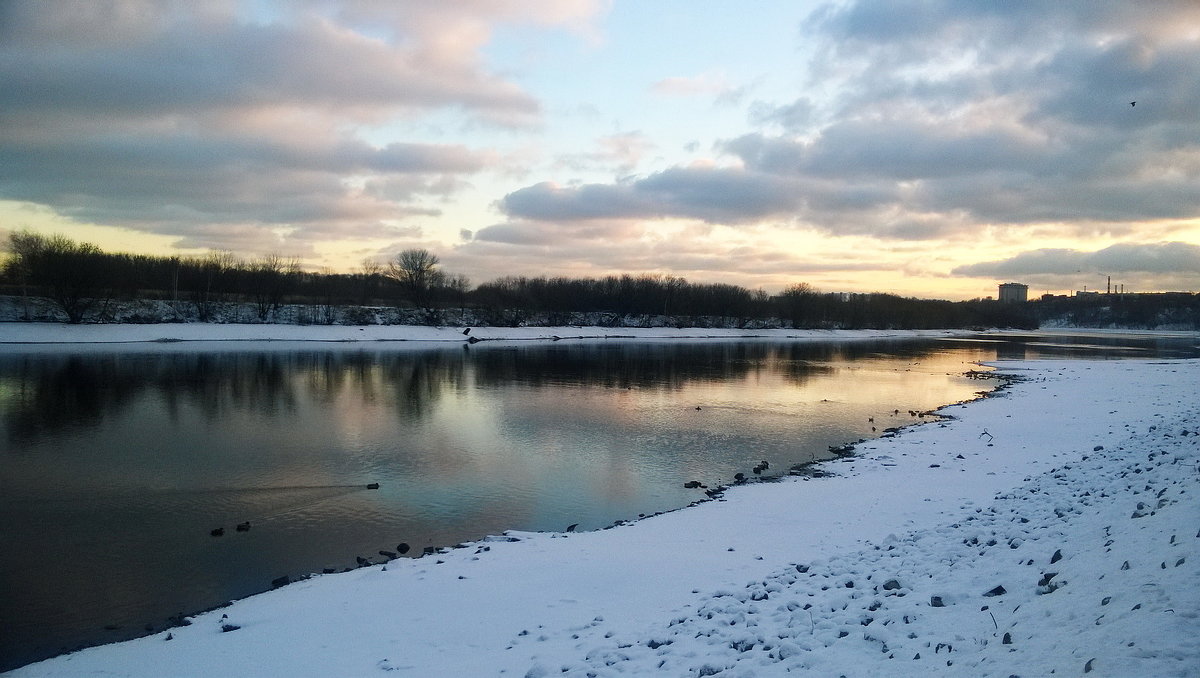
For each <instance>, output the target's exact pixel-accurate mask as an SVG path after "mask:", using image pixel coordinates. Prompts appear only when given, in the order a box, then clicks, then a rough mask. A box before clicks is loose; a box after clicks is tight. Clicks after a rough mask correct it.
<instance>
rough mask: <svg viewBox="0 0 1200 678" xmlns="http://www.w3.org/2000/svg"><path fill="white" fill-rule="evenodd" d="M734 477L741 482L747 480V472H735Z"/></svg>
mask: <svg viewBox="0 0 1200 678" xmlns="http://www.w3.org/2000/svg"><path fill="white" fill-rule="evenodd" d="M733 479H734V481H736V482H739V483H742V482H745V481H746V474H745V473H735V474H733Z"/></svg>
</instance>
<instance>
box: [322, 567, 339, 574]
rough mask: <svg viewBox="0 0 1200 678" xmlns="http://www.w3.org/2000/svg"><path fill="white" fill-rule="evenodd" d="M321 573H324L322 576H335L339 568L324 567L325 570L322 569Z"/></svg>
mask: <svg viewBox="0 0 1200 678" xmlns="http://www.w3.org/2000/svg"><path fill="white" fill-rule="evenodd" d="M321 572H322V574H333V573H334V572H337V568H336V567H324V568H321Z"/></svg>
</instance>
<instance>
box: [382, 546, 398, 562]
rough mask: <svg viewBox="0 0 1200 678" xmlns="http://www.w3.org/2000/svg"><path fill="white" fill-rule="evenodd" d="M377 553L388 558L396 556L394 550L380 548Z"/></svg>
mask: <svg viewBox="0 0 1200 678" xmlns="http://www.w3.org/2000/svg"><path fill="white" fill-rule="evenodd" d="M379 555H381V556H383V557H384V558H387V559H388V560H392V559H394V558H395V557H396V553H395V551H384V550H382V549H381V550H380V551H379Z"/></svg>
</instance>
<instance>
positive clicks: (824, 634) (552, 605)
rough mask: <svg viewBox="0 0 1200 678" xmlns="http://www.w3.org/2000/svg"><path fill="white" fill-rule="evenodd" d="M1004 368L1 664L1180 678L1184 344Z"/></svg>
mask: <svg viewBox="0 0 1200 678" xmlns="http://www.w3.org/2000/svg"><path fill="white" fill-rule="evenodd" d="M460 336H461V333H460ZM1001 368H1002V369H1003V370H1004V371H1005V372H1009V373H1013V374H1018V375H1021V376H1023V377H1024V380H1022V381H1020V382H1018V383H1015V384H1013V385H1012V386H1011V387H1009V388H1008V389H1006V390H1005V391H1003V392H1002V393H1001V394H999V396H998V397H993V398H986V399H983V400H980V401H976V402H973V403H970V404H967V405H959V406H951V407H949V408H946V410H945V412H946V413H947V414H950V415H953V417H955V418H954V419H953V420H949V421H945V422H941V423H937V424H928V425H925V426H921V427H917V428H914V429H909V430H905V431H904V432H902V433H901V434H899V435H898V436H896V437H894V438H884V439H880V440H876V441H871V442H869V443H865V444H863V445H861V446H860V448H859V456H856V457H852V458H849V459H847V460H844V461H839V462H830V463H828V464H826V465H824V468H825V470H827V471H830V472H831V473H833V474H834V477H828V478H800V477H796V478H788V479H785V480H783V481H781V482H777V483H764V484H755V485H749V486H741V487H735V488H732V489H730V490H729V491H727V492H726V493H725V495H724V496H723V498H722V499H721V500H720V501H714V502H708V503H705V504H702V505H700V506H696V507H693V508H690V509H687V510H683V511H676V512H673V513H670V514H666V515H662V516H659V517H655V518H653V519H648V520H643V521H640V522H637V523H634V524H631V525H626V526H622V527H618V528H614V529H611V530H603V531H599V532H590V533H570V534H566V533H562V534H549V533H539V534H530V533H520V534H515V533H510V534H509V535H506V536H504V537H499V538H496V539H494V540H490V541H487V542H482V543H478V544H472V545H469V546H468V547H466V548H460V549H455V550H451V551H448V552H446V553H441V554H435V555H430V556H426V557H423V558H419V559H401V560H396V561H392V562H390V563H389V564H388V565H386V566H374V567H369V568H363V569H360V570H356V571H354V572H351V573H347V574H339V575H332V576H320V577H314V578H312V579H309V580H306V581H303V582H300V583H296V584H292V585H290V586H286V587H284V588H282V589H280V590H277V591H274V592H271V593H268V594H263V595H259V596H255V597H252V598H249V599H246V600H243V601H239V602H237V603H234V604H233V605H231V606H230V607H228V608H225V609H222V610H218V611H215V612H211V613H207V614H203V615H198V616H196V617H194V618H192V620H191V621H192V623H191V625H189V626H185V627H180V628H175V629H172V630H171V631H169V632H163V633H158V634H155V635H153V636H149V637H146V638H142V639H139V640H135V641H131V642H127V643H121V644H116V645H109V646H104V647H99V648H92V649H89V650H84V651H81V652H78V653H75V654H72V655H66V656H63V657H58V658H56V659H52V660H49V661H46V662H42V663H39V664H33V665H30V666H27V667H24V668H22V669H18V670H17V671H15V672H12V673H11V674H9V675H12V676H75V675H79V676H83V675H116V676H163V675H168V676H193V675H194V676H210V675H230V676H309V675H312V676H324V675H347V676H365V675H377V674H380V673H381V672H385V673H386V672H390V673H392V674H393V675H412V676H425V675H461V676H496V675H514V676H550V675H580V676H582V675H588V674H589V673H592V674H595V675H600V676H607V675H614V676H615V675H645V674H649V673H657V674H659V675H671V676H693V675H734V676H749V675H758V676H761V675H776V674H782V673H784V672H785V671H787V670H789V669H790V670H793V671H798V670H809V671H813V672H814V673H815V674H816V675H837V674H839V673H844V674H846V675H855V676H860V675H881V676H882V675H887V676H906V675H913V676H917V675H922V676H924V675H971V676H984V675H998V676H1008V675H1014V674H1015V675H1022V676H1034V675H1046V674H1049V673H1050V671H1051V670H1054V671H1056V672H1057V673H1058V674H1062V675H1081V674H1083V673H1085V672H1086V673H1088V675H1089V676H1092V675H1095V676H1127V675H1154V676H1172V675H1179V676H1185V675H1190V674H1189V672H1191V671H1193V668H1194V666H1195V665H1196V664H1197V662H1198V661H1200V641H1198V640H1197V637H1198V634H1197V633H1196V632H1197V630H1198V629H1200V593H1198V592H1197V590H1196V588H1195V586H1194V582H1195V581H1196V580H1197V576H1198V575H1200V553H1198V552H1197V551H1198V550H1200V547H1198V545H1200V533H1197V532H1196V530H1197V527H1198V526H1197V524H1196V522H1195V517H1196V516H1197V515H1200V501H1198V499H1197V498H1198V496H1200V494H1198V493H1200V487H1198V486H1200V472H1198V470H1197V468H1198V467H1197V464H1200V437H1197V435H1196V434H1197V432H1200V404H1197V398H1196V395H1197V393H1196V384H1197V383H1200V361H1195V360H1191V361H1154V362H1150V361H1038V362H1005V363H1001ZM223 629H228V630H223ZM168 638H169V639H168Z"/></svg>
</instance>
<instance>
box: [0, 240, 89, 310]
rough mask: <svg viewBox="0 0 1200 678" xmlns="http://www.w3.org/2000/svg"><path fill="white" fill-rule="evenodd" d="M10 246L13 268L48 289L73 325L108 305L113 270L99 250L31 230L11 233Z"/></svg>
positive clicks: (85, 244) (51, 296)
mask: <svg viewBox="0 0 1200 678" xmlns="http://www.w3.org/2000/svg"><path fill="white" fill-rule="evenodd" d="M9 247H10V249H11V250H12V252H13V255H14V256H13V259H12V261H11V262H10V263H9V266H15V267H16V268H15V269H13V270H15V271H17V272H18V273H19V275H20V276H22V279H24V280H27V281H28V282H29V283H30V284H33V285H36V286H39V287H42V288H43V289H45V291H46V293H47V294H48V295H49V297H50V299H51V300H53V301H54V303H56V304H58V307H59V308H61V309H62V311H63V313H66V314H67V319H68V320H69V321H70V322H72V323H79V322H82V321H83V319H84V318H85V317H86V316H87V314H88V313H89V312H90V311H91V310H92V309H93V308H94V307H95V306H96V305H97V304H101V305H106V304H107V303H108V301H109V297H110V296H111V288H110V287H109V286H110V285H111V275H110V270H109V269H110V268H111V267H110V266H109V263H110V262H109V257H107V256H106V255H105V254H104V252H102V251H101V250H100V248H99V247H96V246H95V245H92V244H91V243H81V242H75V241H74V240H71V239H70V238H67V237H66V236H62V235H52V236H49V237H47V236H43V235H38V234H36V233H31V232H28V231H23V232H18V233H12V234H10V236H9Z"/></svg>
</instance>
